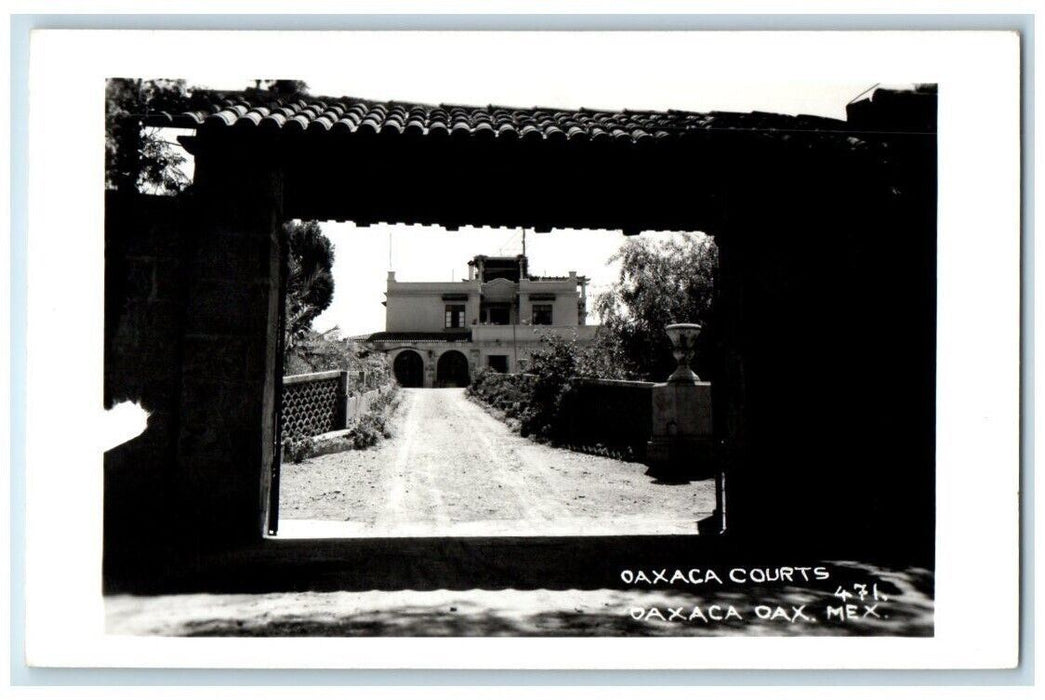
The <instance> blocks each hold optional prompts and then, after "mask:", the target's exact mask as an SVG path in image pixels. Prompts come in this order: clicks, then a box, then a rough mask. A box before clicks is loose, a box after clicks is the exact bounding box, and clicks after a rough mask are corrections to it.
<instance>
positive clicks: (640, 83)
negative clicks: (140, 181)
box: [179, 32, 874, 335]
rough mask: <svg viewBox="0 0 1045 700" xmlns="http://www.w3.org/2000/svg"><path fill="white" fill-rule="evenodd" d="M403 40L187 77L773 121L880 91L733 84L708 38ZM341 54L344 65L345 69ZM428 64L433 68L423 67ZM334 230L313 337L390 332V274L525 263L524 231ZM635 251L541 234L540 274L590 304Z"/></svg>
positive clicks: (369, 41)
mask: <svg viewBox="0 0 1045 700" xmlns="http://www.w3.org/2000/svg"><path fill="white" fill-rule="evenodd" d="M390 39H392V37H389V36H388V35H382V33H377V34H373V33H370V34H368V33H360V34H355V35H352V36H351V37H350V40H348V39H346V40H344V41H337V37H326V36H323V35H322V34H320V35H312V36H310V41H309V42H308V43H307V46H308V47H309V48H308V51H311V52H313V53H314V54H315V55H314V56H313V55H301V56H295V58H294V61H297V63H296V64H293V65H290V64H285V63H273V64H272V65H273V66H278V72H277V69H275V68H269V67H268V66H267V65H265V64H262V65H259V66H258V67H257V68H256V70H258V71H259V72H258V73H257V74H255V75H232V74H223V73H221V71H222V70H223V69H222V68H221V67H217V66H216V67H214V68H213V69H211V70H209V71H208V72H207V73H206V74H185V75H182V76H179V77H183V78H185V79H186V80H187V82H188V83H189V84H190V85H200V86H206V87H211V88H220V89H239V88H243V87H245V86H247V85H250V84H253V79H254V78H256V77H269V78H276V77H278V78H294V79H299V80H304V81H305V82H306V83H307V84H308V85H309V89H310V92H311V93H312V94H315V95H329V96H354V97H362V98H367V99H374V100H401V101H411V102H421V103H435V104H438V103H454V104H466V105H467V104H470V105H487V104H500V105H508V106H519V107H532V106H543V107H558V108H564V109H569V108H581V107H585V108H589V109H606V110H618V109H625V108H630V109H648V110H666V109H681V110H691V111H711V110H721V111H740V112H746V111H751V110H761V111H768V112H779V113H784V114H800V113H801V114H814V115H820V116H826V117H833V118H837V119H844V118H845V105H846V104H847V103H848V102H850V101H852V100H853V99H855V98H856V97H857V96H859V95H861V94H862V93H864V92H865V91H867V90H868V89H869V88H871V87H872V86H873V85H874V83H873V82H871V81H867V80H863V81H855V80H845V81H839V82H837V83H823V82H817V83H809V82H796V81H776V82H762V83H753V82H752V83H738V82H737V81H735V80H724V79H722V77H721V75H722V72H721V71H718V70H716V66H715V65H714V59H716V58H721V54H720V52H719V51H718V50H717V48H716V45H715V41H716V38H715V37H709V38H707V39H702V41H704V44H702V45H696V44H694V43H693V41H692V39H689V40H687V39H686V38H684V37H681V36H677V35H673V34H671V33H669V34H665V35H658V36H657V37H655V40H652V41H645V42H640V41H639V39H638V38H633V37H624V36H622V35H621V34H619V33H618V34H605V35H603V34H599V33H592V34H588V35H585V36H584V38H583V41H582V40H580V39H578V35H573V36H567V35H565V34H563V33H554V32H553V33H546V34H542V33H517V34H512V33H498V32H474V33H468V34H450V33H414V34H411V35H410V36H409V37H407V38H405V39H401V40H400V39H398V38H397V39H396V40H397V41H398V42H399V43H396V44H393V43H391V42H390ZM632 39H635V40H634V42H632ZM629 42H632V43H631V44H629ZM397 47H398V48H397ZM407 47H408V48H407ZM629 49H633V50H629ZM334 55H336V57H337V60H336V61H334V60H331V57H332V56H334ZM417 56H424V57H426V60H424V61H418V60H416V57H417ZM477 57H478V58H480V59H481V60H477ZM745 60H747V59H745ZM750 60H752V61H754V60H755V57H754V55H752V58H751V59H750ZM294 65H301V66H306V68H304V69H297V68H295V67H294ZM611 68H612V69H611ZM757 69H758V66H757V65H754V66H753V67H752V73H753V74H758V72H759V71H758V70H757ZM321 226H322V228H323V231H324V232H325V233H326V234H327V236H328V237H329V238H330V239H331V241H332V242H333V244H334V250H335V261H334V268H333V273H334V285H335V292H334V301H333V303H332V304H331V306H330V307H329V308H328V309H327V310H326V311H325V312H323V314H321V315H320V316H319V317H318V318H317V319H316V320H315V322H314V324H313V327H314V328H315V329H316V330H319V331H325V330H328V329H329V328H331V327H332V326H335V325H336V326H338V327H339V328H340V329H341V331H342V332H343V333H344V334H346V335H361V334H368V333H373V332H376V331H380V330H384V307H383V306H382V305H381V302H382V301H383V300H384V290H385V286H386V280H387V272H388V271H389V270H394V271H395V272H396V278H397V279H398V280H401V281H419V282H420V281H442V280H447V281H449V280H458V279H461V278H463V277H464V276H466V275H467V261H468V260H469V259H471V258H472V257H473V256H475V255H478V254H485V255H515V254H517V253H520V252H522V245H521V233H522V232H521V230H518V229H514V230H513V229H470V228H462V229H461V230H460V231H456V232H448V231H445V230H443V229H442V228H440V227H419V226H413V227H411V226H399V225H374V226H370V227H367V228H358V227H356V226H355V225H354V224H352V223H337V222H323V223H321ZM643 235H644V236H646V235H658V236H663V235H666V234H643ZM672 235H674V234H672ZM679 235H683V234H679ZM688 235H691V234H688ZM624 240H625V239H624V236H623V235H622V234H621V233H620V232H614V231H592V232H578V231H562V230H555V231H553V232H552V233H550V234H534V233H533V232H529V233H528V235H527V253H528V256H529V258H530V269H531V271H532V272H534V273H535V274H549V275H565V274H567V273H568V272H569V271H570V270H576V271H577V272H578V273H579V274H582V275H585V276H587V277H589V278H590V279H591V280H592V282H591V285H590V286H589V293H590V294H591V295H592V296H594V295H596V294H598V293H599V292H601V291H604V290H605V289H606V288H607V287H608V285H609V284H610V283H611V282H612V281H613V280H614V279H615V278H616V275H617V273H618V267H617V266H616V265H608V264H607V261H608V259H609V258H610V257H611V256H612V255H613V254H614V253H615V252H616V251H617V249H618V248H619V247H620V245H621V243H622V242H623V241H624ZM590 306H591V305H590V304H589V307H590ZM596 320H597V319H591V321H596Z"/></svg>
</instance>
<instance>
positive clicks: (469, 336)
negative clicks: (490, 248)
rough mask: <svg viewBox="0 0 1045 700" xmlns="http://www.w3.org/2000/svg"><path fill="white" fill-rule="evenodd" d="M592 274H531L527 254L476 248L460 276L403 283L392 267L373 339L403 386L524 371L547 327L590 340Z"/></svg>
mask: <svg viewBox="0 0 1045 700" xmlns="http://www.w3.org/2000/svg"><path fill="white" fill-rule="evenodd" d="M587 283H588V280H587V278H585V277H582V276H578V275H577V273H576V272H574V271H570V273H569V275H567V276H565V277H536V276H533V275H530V274H529V269H528V261H527V258H526V256H525V255H516V256H514V257H490V256H486V255H477V256H476V257H475V258H473V259H472V260H470V261H469V262H468V277H467V279H463V280H461V281H459V282H400V281H398V280H396V278H395V272H389V273H388V288H387V290H386V291H385V297H386V300H385V307H386V312H385V330H384V332H382V333H374V334H373V335H372V336H370V338H369V339H368V342H369V343H370V344H371V346H373V347H374V348H375V349H378V350H382V351H384V352H386V353H387V354H388V356H389V361H390V362H391V363H392V369H393V371H394V373H395V376H396V379H397V380H398V381H399V383H400V384H401V385H403V386H408V387H421V386H424V387H433V386H465V385H467V384H468V383H469V382H470V381H471V378H472V377H473V376H475V372H476V371H477V370H479V369H480V368H482V367H489V368H491V369H494V370H496V371H499V372H519V371H525V368H526V364H527V361H528V360H529V357H530V353H532V352H533V351H534V350H535V349H536V348H537V347H538V344H539V343H540V338H541V336H542V335H543V334H548V333H552V334H556V335H560V336H564V337H569V338H576V339H577V341H578V342H581V343H586V342H590V341H591V339H592V338H593V337H594V335H595V330H596V328H597V326H589V325H586V324H585V320H586V318H587V310H586V305H587V297H586V288H587Z"/></svg>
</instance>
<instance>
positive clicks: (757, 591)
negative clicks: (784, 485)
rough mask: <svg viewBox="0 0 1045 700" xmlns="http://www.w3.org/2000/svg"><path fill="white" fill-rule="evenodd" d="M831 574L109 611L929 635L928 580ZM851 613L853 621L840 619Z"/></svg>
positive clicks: (556, 631)
mask: <svg viewBox="0 0 1045 700" xmlns="http://www.w3.org/2000/svg"><path fill="white" fill-rule="evenodd" d="M827 566H828V571H829V573H830V576H829V578H828V579H826V580H823V581H811V582H806V583H802V584H795V583H790V584H784V583H776V584H770V583H767V584H762V585H748V586H738V585H734V584H729V583H728V576H727V574H726V572H725V571H723V572H720V573H719V576H722V577H724V578H726V581H727V583H725V584H723V585H719V584H714V583H712V582H711V581H707V582H705V583H703V584H697V585H689V588H690V589H691V590H678V587H676V588H674V589H660V588H657V587H652V586H649V585H642V586H636V587H633V588H631V589H627V590H610V589H599V590H587V591H582V590H560V591H552V590H546V589H541V590H525V591H523V590H516V589H506V590H498V591H491V590H480V589H476V590H469V591H449V590H435V591H414V590H405V591H335V592H293V593H265V594H224V595H221V594H219V595H214V594H185V595H166V596H148V597H141V596H130V595H118V596H110V597H108V598H107V599H106V604H107V631H108V632H109V633H110V634H130V635H160V636H189V637H201V636H202V637H224V636H247V637H345V636H451V637H454V636H931V635H932V634H933V600H932V590H933V582H932V578H933V577H932V574H931V573H930V572H929V571H927V570H924V569H917V568H908V569H904V570H887V569H883V568H880V567H874V566H869V565H865V564H860V563H856V562H833V563H830V564H828V565H827ZM669 575H670V574H669ZM839 591H845V592H846V593H847V597H840V596H839ZM846 605H848V606H850V609H849V610H850V612H849V614H845V613H842V612H839V611H844V610H846V608H845V606H846ZM730 606H732V607H730ZM829 607H830V608H832V609H833V610H834V611H835V613H834V614H832V613H831V612H830V611H829V610H828V608H829ZM868 608H870V610H871V612H870V614H868ZM730 610H733V611H735V612H733V613H730V612H729V611H730ZM796 610H797V611H799V612H800V613H801V614H796ZM716 618H717V619H716ZM843 618H845V619H843Z"/></svg>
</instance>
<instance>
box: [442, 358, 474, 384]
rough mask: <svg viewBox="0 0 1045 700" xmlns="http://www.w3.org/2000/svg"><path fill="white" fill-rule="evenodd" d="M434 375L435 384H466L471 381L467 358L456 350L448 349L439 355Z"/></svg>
mask: <svg viewBox="0 0 1045 700" xmlns="http://www.w3.org/2000/svg"><path fill="white" fill-rule="evenodd" d="M435 375H436V376H435V383H436V386H468V385H469V384H470V383H471V381H472V379H471V376H470V375H469V372H468V358H466V357H465V356H464V354H463V353H461V352H458V351H457V350H448V351H447V352H444V353H443V354H442V355H440V356H439V364H437V365H436V368H435Z"/></svg>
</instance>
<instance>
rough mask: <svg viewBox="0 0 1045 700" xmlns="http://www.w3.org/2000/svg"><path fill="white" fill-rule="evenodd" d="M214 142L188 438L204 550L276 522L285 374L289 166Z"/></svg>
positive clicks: (182, 465)
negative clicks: (273, 508)
mask: <svg viewBox="0 0 1045 700" xmlns="http://www.w3.org/2000/svg"><path fill="white" fill-rule="evenodd" d="M213 148H214V149H215V150H213V151H204V152H201V153H198V154H197V179H196V183H197V184H196V186H194V190H193V193H192V198H193V206H194V210H193V216H192V220H193V221H194V226H193V228H194V230H192V231H190V232H189V239H190V242H189V254H188V257H189V265H188V273H187V276H188V280H187V288H188V299H187V311H186V328H185V339H184V349H183V361H182V382H181V410H180V414H181V422H180V426H179V434H178V448H177V468H178V471H179V475H178V483H179V490H180V491H181V494H180V496H181V502H182V503H183V504H184V505H183V507H182V513H181V516H180V519H181V521H182V522H181V523H180V527H181V530H182V532H184V533H185V536H187V537H189V538H192V539H193V540H194V544H193V546H194V547H196V548H199V549H206V548H208V547H222V546H227V545H229V544H236V543H244V542H247V543H249V542H253V541H257V540H260V539H261V537H262V536H263V533H264V532H265V530H266V528H267V527H268V515H269V506H270V486H271V483H272V479H273V474H274V470H275V469H277V468H278V462H277V461H276V460H277V459H278V454H277V452H276V449H275V448H276V445H275V441H276V434H275V431H276V408H277V406H278V396H277V390H278V388H279V387H278V385H279V382H280V381H281V380H280V379H279V376H278V375H281V374H282V371H281V370H282V368H281V367H280V366H279V364H280V357H279V353H280V337H279V325H280V317H281V308H280V306H281V304H282V289H281V286H282V278H283V274H282V265H283V260H282V257H283V234H282V226H281V224H282V176H281V173H280V172H279V170H278V169H275V168H273V167H271V166H270V165H268V164H267V163H265V162H264V155H263V154H262V153H261V152H259V151H258V150H256V149H247V148H240V149H237V148H235V146H234V145H227V146H219V145H218V144H214V146H213ZM219 148H220V150H218V149H219Z"/></svg>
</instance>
